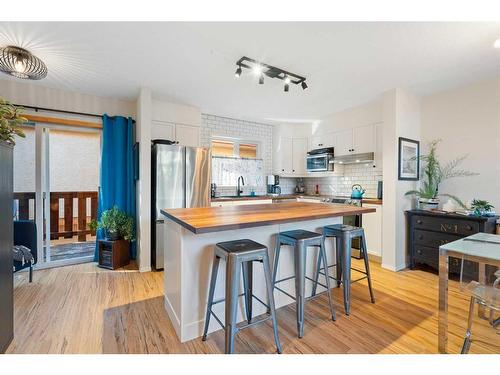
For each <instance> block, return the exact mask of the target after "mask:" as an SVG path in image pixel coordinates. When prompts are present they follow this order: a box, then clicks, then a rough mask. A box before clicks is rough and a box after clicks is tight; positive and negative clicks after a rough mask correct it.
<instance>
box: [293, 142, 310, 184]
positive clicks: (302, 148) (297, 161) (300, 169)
mask: <svg viewBox="0 0 500 375" xmlns="http://www.w3.org/2000/svg"><path fill="white" fill-rule="evenodd" d="M292 155H293V157H292V173H293V174H299V175H302V174H305V173H306V155H307V138H293V139H292Z"/></svg>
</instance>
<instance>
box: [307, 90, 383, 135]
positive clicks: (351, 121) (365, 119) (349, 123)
mask: <svg viewBox="0 0 500 375" xmlns="http://www.w3.org/2000/svg"><path fill="white" fill-rule="evenodd" d="M381 121H383V105H382V100H381V99H376V100H374V101H371V102H369V103H366V104H362V105H359V106H357V107H353V108H348V109H346V110H344V111H340V112H336V113H333V114H331V115H329V116H327V117H325V118H323V119H321V120H320V121H317V122H315V123H314V124H312V134H313V135H320V134H325V133H328V132H332V131H337V130H343V129H352V128H355V127H358V126H364V125H370V124H375V123H379V122H381Z"/></svg>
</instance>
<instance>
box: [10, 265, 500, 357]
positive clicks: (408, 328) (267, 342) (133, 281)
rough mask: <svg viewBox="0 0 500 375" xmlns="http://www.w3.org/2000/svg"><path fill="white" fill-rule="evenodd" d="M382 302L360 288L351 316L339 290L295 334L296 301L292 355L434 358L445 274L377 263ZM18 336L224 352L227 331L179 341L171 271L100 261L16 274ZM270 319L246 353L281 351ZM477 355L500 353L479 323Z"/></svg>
mask: <svg viewBox="0 0 500 375" xmlns="http://www.w3.org/2000/svg"><path fill="white" fill-rule="evenodd" d="M372 274H373V276H372V278H373V284H374V288H375V296H376V299H377V301H376V303H375V304H371V303H370V302H369V295H368V290H367V286H366V281H362V282H359V283H356V284H354V285H353V287H352V307H351V309H352V312H351V315H350V316H346V315H345V314H344V313H343V308H342V297H341V295H342V293H341V289H338V288H337V289H335V290H334V291H333V295H334V301H335V307H336V310H337V321H336V322H332V321H331V320H330V319H329V313H328V302H327V298H326V295H324V294H323V295H322V296H320V297H319V298H317V299H315V300H311V301H309V302H307V304H306V326H305V335H304V337H303V338H302V339H299V338H297V334H296V323H295V308H294V306H293V305H290V306H286V307H283V308H280V309H279V310H278V320H279V334H280V339H281V343H282V346H283V351H284V353H436V352H437V311H438V308H437V301H438V277H437V275H435V274H432V273H429V272H425V271H422V270H414V271H410V270H405V271H401V272H397V273H396V272H391V271H388V270H385V269H382V268H381V267H380V265H378V264H376V263H372ZM14 294H15V295H14V307H15V320H14V321H15V335H14V341H13V342H12V344H11V345H10V347H9V348H8V350H7V352H8V353H222V352H223V350H224V334H223V332H222V331H217V332H214V333H213V334H211V335H209V338H208V340H207V341H206V342H202V341H201V339H195V340H192V341H189V342H187V343H184V344H181V343H180V342H179V341H178V339H177V336H176V334H175V332H174V330H173V327H172V325H171V323H170V320H169V318H168V316H167V314H166V312H165V309H164V306H163V272H147V273H139V272H138V271H137V270H136V269H135V268H134V266H133V265H131V266H130V267H128V268H127V269H121V270H117V271H109V270H104V269H100V268H98V267H96V265H95V263H86V264H80V265H76V266H68V267H59V268H52V269H45V270H39V271H35V274H34V282H33V283H32V284H29V283H27V276H26V275H25V274H17V275H16V276H15V293H14ZM449 296H450V297H449V298H450V301H449V302H450V308H449V321H450V336H449V351H450V352H452V353H458V352H459V348H460V345H461V343H462V337H463V334H464V332H465V327H466V317H467V309H468V299H467V296H465V295H464V294H463V293H462V292H461V291H460V290H459V288H458V284H457V283H456V282H451V283H450V287H449ZM274 351H275V348H274V343H273V335H272V329H271V325H270V323H269V322H266V323H264V324H261V325H258V326H255V327H252V328H249V329H246V330H244V331H241V332H240V333H239V334H238V336H237V339H236V352H238V353H273V352H274ZM471 353H500V334H499V331H498V330H496V331H495V330H494V329H492V328H491V327H490V326H489V325H488V324H487V323H486V322H485V321H484V320H480V319H479V318H477V316H476V318H475V320H474V326H473V343H472V347H471Z"/></svg>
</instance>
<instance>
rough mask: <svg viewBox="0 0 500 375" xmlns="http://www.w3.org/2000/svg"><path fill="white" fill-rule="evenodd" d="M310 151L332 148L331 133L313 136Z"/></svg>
mask: <svg viewBox="0 0 500 375" xmlns="http://www.w3.org/2000/svg"><path fill="white" fill-rule="evenodd" d="M310 143H311V144H310V149H311V150H314V149H316V148H325V147H333V133H328V134H322V135H315V136H313V137H311V142H310Z"/></svg>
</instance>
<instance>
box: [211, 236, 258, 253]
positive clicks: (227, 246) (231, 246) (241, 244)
mask: <svg viewBox="0 0 500 375" xmlns="http://www.w3.org/2000/svg"><path fill="white" fill-rule="evenodd" d="M216 246H218V247H219V248H221V249H222V250H224V251H226V252H228V253H242V252H248V251H255V250H266V249H267V248H266V247H265V246H264V245H262V244H260V243H258V242H255V241H252V240H249V239H242V240H235V241H226V242H219V243H217V244H216Z"/></svg>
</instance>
